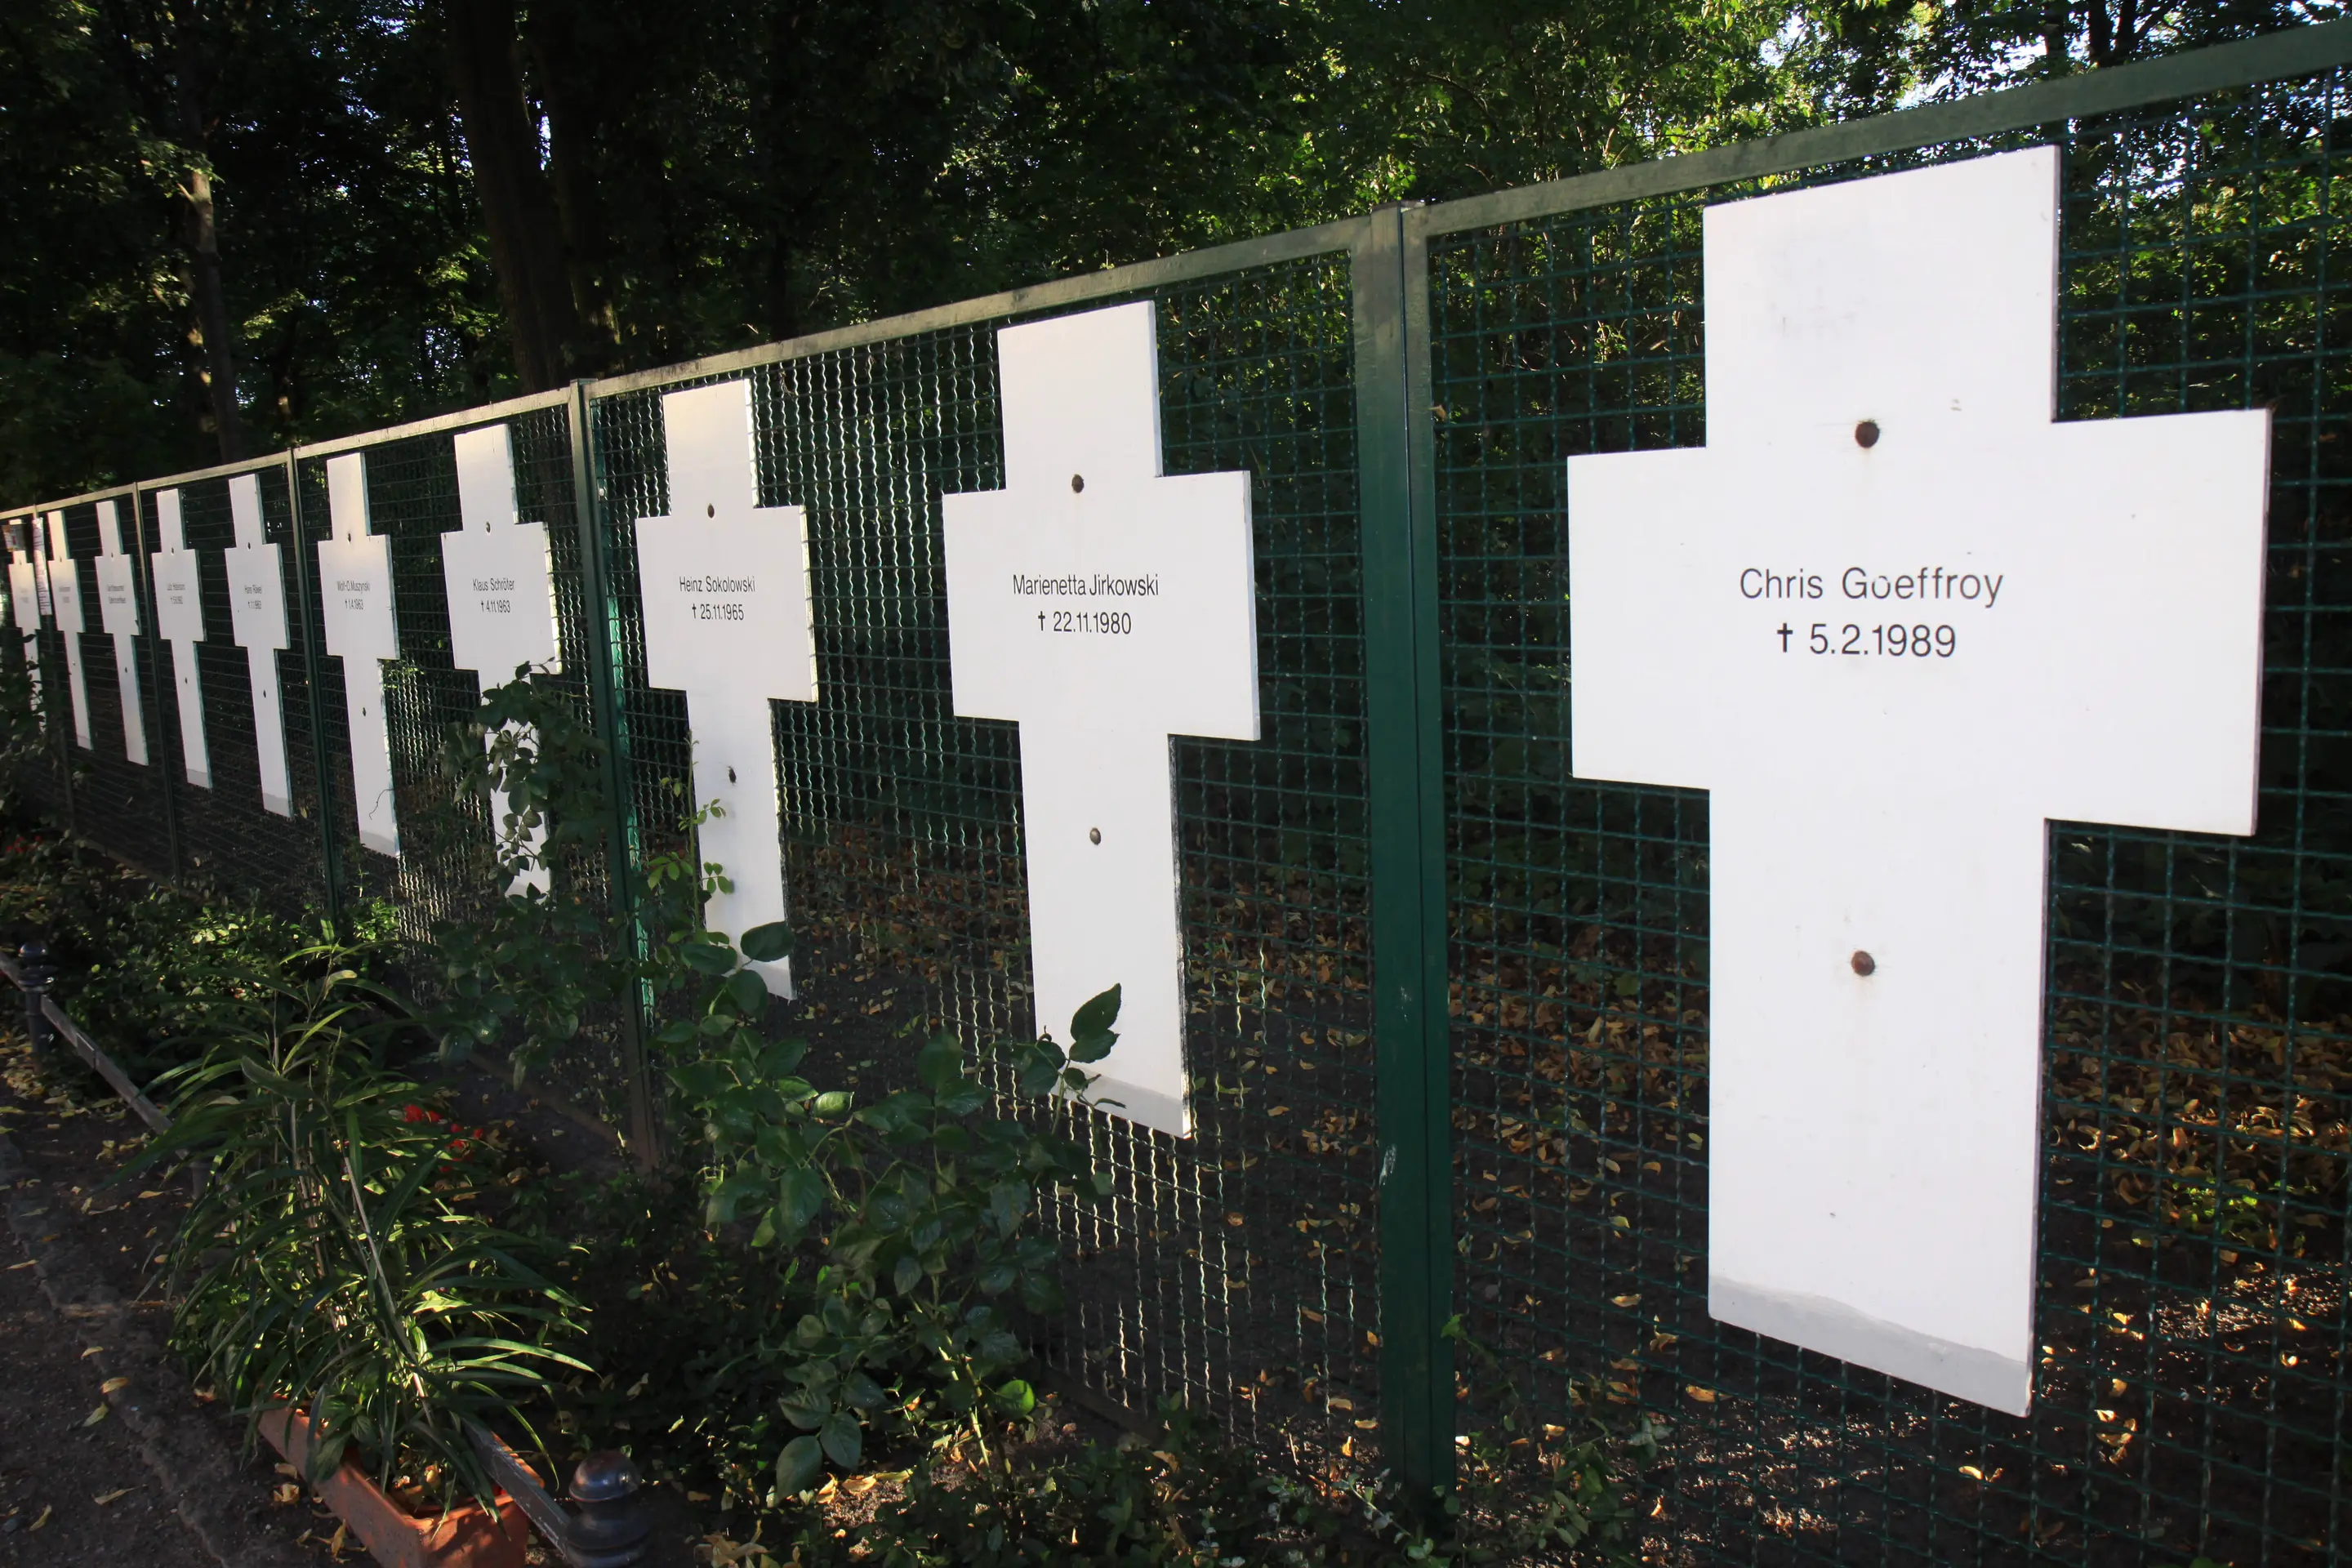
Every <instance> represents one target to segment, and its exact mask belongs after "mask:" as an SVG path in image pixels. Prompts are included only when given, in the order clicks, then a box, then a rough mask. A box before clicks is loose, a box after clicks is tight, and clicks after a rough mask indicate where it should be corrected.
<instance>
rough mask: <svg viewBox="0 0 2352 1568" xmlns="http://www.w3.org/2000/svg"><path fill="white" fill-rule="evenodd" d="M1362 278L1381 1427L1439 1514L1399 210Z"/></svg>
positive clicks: (1431, 1049)
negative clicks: (1378, 1144) (1378, 1147)
mask: <svg viewBox="0 0 2352 1568" xmlns="http://www.w3.org/2000/svg"><path fill="white" fill-rule="evenodd" d="M1353 274H1354V277H1353V289H1352V295H1353V299H1354V309H1355V358H1356V365H1355V371H1356V428H1357V439H1358V452H1359V457H1358V463H1359V479H1360V486H1361V493H1360V498H1359V505H1360V508H1361V511H1362V519H1363V560H1364V649H1365V654H1364V660H1365V677H1366V681H1367V685H1368V687H1369V690H1370V695H1369V702H1368V709H1369V711H1368V713H1367V720H1368V723H1367V731H1366V747H1367V752H1368V758H1369V762H1370V769H1371V778H1370V797H1371V798H1370V823H1371V839H1372V843H1371V868H1372V981H1373V985H1374V988H1375V989H1374V998H1373V1005H1372V1030H1373V1040H1374V1047H1375V1050H1376V1052H1377V1054H1378V1061H1379V1074H1380V1091H1379V1108H1380V1136H1381V1229H1380V1236H1381V1441H1382V1452H1383V1455H1384V1457H1385V1458H1386V1459H1387V1462H1388V1464H1389V1466H1390V1468H1391V1470H1392V1471H1393V1472H1394V1473H1395V1474H1396V1475H1397V1476H1398V1477H1399V1479H1401V1480H1402V1483H1403V1486H1404V1488H1405V1494H1406V1497H1407V1499H1408V1503H1409V1506H1411V1507H1412V1508H1413V1509H1415V1510H1431V1511H1433V1504H1434V1503H1435V1501H1436V1500H1437V1498H1438V1497H1439V1496H1440V1495H1441V1494H1442V1493H1443V1492H1444V1490H1445V1489H1448V1488H1449V1487H1450V1486H1451V1485H1452V1482H1453V1478H1454V1357H1453V1349H1452V1345H1451V1343H1450V1342H1448V1341H1447V1340H1446V1339H1445V1337H1444V1328H1445V1323H1446V1321H1447V1318H1448V1317H1449V1315H1450V1313H1451V1310H1452V1308H1451V1302H1452V1299H1453V1282H1454V1245H1453V1155H1452V1141H1451V1136H1450V1132H1451V1128H1450V1124H1449V1121H1448V1118H1447V1089H1448V1070H1447V1058H1446V961H1445V960H1446V951H1445V835H1444V804H1445V802H1444V756H1443V752H1442V750H1441V745H1440V734H1439V728H1438V724H1439V717H1440V715H1439V709H1438V701H1437V680H1438V664H1437V584H1436V577H1435V571H1436V561H1437V538H1436V533H1435V524H1434V517H1435V509H1434V506H1433V504H1432V502H1433V494H1432V491H1431V480H1430V467H1429V463H1428V461H1427V453H1426V449H1425V447H1423V448H1422V449H1419V450H1417V449H1416V442H1415V424H1414V420H1413V417H1412V416H1413V412H1414V410H1415V408H1416V407H1420V408H1422V409H1424V410H1425V409H1426V406H1427V405H1428V401H1429V397H1428V390H1427V386H1428V379H1429V375H1428V365H1427V358H1426V353H1425V352H1423V345H1425V344H1426V342H1427V325H1428V303H1427V298H1428V297H1427V291H1426V288H1425V283H1426V278H1427V251H1426V249H1425V248H1424V247H1423V246H1422V243H1421V239H1420V233H1419V230H1418V229H1417V228H1415V227H1412V226H1409V225H1408V224H1407V222H1406V214H1405V213H1404V211H1403V210H1402V209H1401V208H1395V207H1391V208H1387V209H1384V210H1382V211H1381V212H1377V213H1374V214H1373V215H1372V216H1371V217H1370V220H1369V222H1368V223H1367V225H1366V226H1365V231H1364V236H1363V238H1362V239H1361V240H1360V242H1359V243H1358V244H1357V246H1356V247H1355V249H1354V253H1353ZM1416 387H1418V388H1419V390H1418V391H1416V390H1415V388H1416Z"/></svg>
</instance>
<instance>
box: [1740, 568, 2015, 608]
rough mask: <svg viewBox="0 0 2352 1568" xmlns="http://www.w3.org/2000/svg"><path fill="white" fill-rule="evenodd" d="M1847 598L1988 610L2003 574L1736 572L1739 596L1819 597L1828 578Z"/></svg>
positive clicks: (1865, 570)
mask: <svg viewBox="0 0 2352 1568" xmlns="http://www.w3.org/2000/svg"><path fill="white" fill-rule="evenodd" d="M1832 581H1834V582H1835V583H1836V584H1837V587H1838V592H1839V593H1840V594H1842V595H1843V596H1845V597H1846V598H1849V599H1929V600H1937V599H1940V600H1956V601H1959V602H1962V603H1966V604H1971V605H1979V606H1981V607H1982V608H1985V609H1988V610H1990V609H1991V608H1992V606H1993V601H1994V600H1996V599H1998V598H2000V585H2001V584H2003V583H2005V582H2007V581H2008V574H2006V573H2000V572H1955V571H1953V570H1952V569H1951V568H1949V567H1948V566H1921V567H1917V568H1916V569H1914V570H1912V571H1908V572H1880V571H1875V570H1874V569H1872V568H1871V567H1868V566H1848V567H1846V568H1845V569H1844V570H1843V571H1842V572H1840V573H1838V574H1836V576H1835V577H1834V578H1833V579H1832V578H1824V577H1823V575H1822V574H1821V573H1819V572H1809V571H1807V570H1806V569H1805V568H1803V567H1801V566H1799V567H1795V568H1792V569H1790V570H1789V571H1786V572H1780V571H1775V570H1773V569H1771V568H1769V567H1764V566H1749V567H1747V568H1745V569H1744V570H1742V571H1741V573H1740V574H1739V596H1740V597H1741V598H1743V599H1820V598H1825V597H1827V593H1828V587H1829V584H1830V582H1832Z"/></svg>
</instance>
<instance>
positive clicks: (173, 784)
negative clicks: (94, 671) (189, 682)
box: [131, 485, 188, 882]
mask: <svg viewBox="0 0 2352 1568" xmlns="http://www.w3.org/2000/svg"><path fill="white" fill-rule="evenodd" d="M131 549H133V550H134V551H136V552H138V555H139V561H138V564H137V567H136V568H135V570H134V571H133V573H132V577H133V579H134V580H135V581H136V582H137V583H138V584H139V606H138V608H139V635H140V636H141V637H144V638H146V640H147V674H148V679H149V683H150V684H151V685H152V687H153V688H154V691H155V712H154V722H153V724H152V726H151V728H152V730H153V731H154V735H155V748H154V752H153V755H152V759H151V761H152V763H153V765H154V767H155V770H156V772H155V784H156V787H157V788H159V789H161V790H162V791H163V842H164V844H165V846H166V847H167V848H166V853H167V854H168V855H169V856H170V858H171V863H172V880H173V881H174V882H178V881H181V880H183V879H184V878H185V877H186V875H187V870H188V863H187V860H186V858H184V855H183V854H182V851H181V846H180V782H181V780H180V762H179V759H180V758H181V757H183V756H184V755H186V747H185V742H183V743H182V745H181V747H180V748H179V749H177V750H174V749H173V748H172V747H168V746H166V745H164V743H163V730H164V727H163V704H165V703H166V702H176V701H177V700H178V698H179V678H178V675H177V674H176V672H172V671H167V670H166V669H165V668H164V663H165V661H164V660H163V658H161V657H160V656H161V654H162V650H163V638H161V637H157V636H156V635H155V542H154V540H153V538H152V537H151V536H150V535H149V533H148V531H147V493H146V490H145V489H143V488H142V487H141V486H139V485H133V486H131ZM178 711H179V710H178V709H177V708H176V707H175V708H173V713H174V714H175V715H176V714H177V713H178ZM165 752H171V753H172V754H171V755H168V756H167V755H165V754H164V753H165Z"/></svg>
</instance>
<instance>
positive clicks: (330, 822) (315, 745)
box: [286, 448, 348, 937]
mask: <svg viewBox="0 0 2352 1568" xmlns="http://www.w3.org/2000/svg"><path fill="white" fill-rule="evenodd" d="M286 515H287V516H288V518H289V519H290V520H291V527H292V530H293V535H294V602H295V610H296V613H297V615H298V616H299V620H300V622H301V626H302V690H303V698H304V700H305V702H306V704H307V705H308V707H309V709H310V786H311V795H312V799H313V801H314V802H315V804H316V805H317V807H318V811H319V881H320V890H321V891H322V892H324V893H325V895H326V899H327V923H328V924H329V925H330V926H331V927H332V928H333V929H334V931H335V934H336V935H337V936H338V937H341V936H344V935H347V934H348V926H347V924H346V922H345V919H344V913H345V911H344V910H343V876H342V856H341V848H340V847H339V846H338V845H337V844H336V842H335V785H334V781H333V780H332V779H331V778H330V777H329V776H328V767H327V709H326V703H325V701H324V700H323V699H322V697H321V696H320V689H319V688H320V679H321V677H322V676H323V674H324V666H325V663H326V660H325V658H323V656H322V654H321V651H320V644H319V625H318V616H317V615H316V614H315V613H314V611H313V610H312V608H311V606H312V605H313V603H314V602H315V596H316V592H317V586H318V584H317V578H318V560H317V558H316V556H315V555H314V554H313V552H311V550H310V542H309V541H308V540H307V539H305V538H304V537H303V534H302V465H301V459H300V458H299V456H298V455H297V453H296V452H295V451H294V450H293V449H291V448H289V450H288V451H287V453H286Z"/></svg>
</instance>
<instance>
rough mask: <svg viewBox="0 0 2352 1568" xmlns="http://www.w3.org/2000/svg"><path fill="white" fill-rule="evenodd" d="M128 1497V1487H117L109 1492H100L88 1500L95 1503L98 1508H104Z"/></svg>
mask: <svg viewBox="0 0 2352 1568" xmlns="http://www.w3.org/2000/svg"><path fill="white" fill-rule="evenodd" d="M130 1495H131V1489H130V1488H129V1487H117V1488H115V1489H113V1490H112V1491H110V1492H100V1493H99V1494H98V1495H97V1496H96V1497H94V1498H92V1499H90V1501H92V1502H94V1503H96V1504H97V1505H98V1506H99V1507H100V1508H104V1507H105V1506H106V1505H107V1504H108V1503H110V1502H112V1501H114V1500H116V1499H118V1498H127V1497H129V1496H130Z"/></svg>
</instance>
